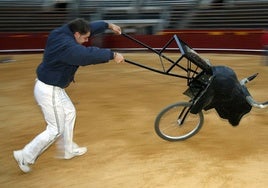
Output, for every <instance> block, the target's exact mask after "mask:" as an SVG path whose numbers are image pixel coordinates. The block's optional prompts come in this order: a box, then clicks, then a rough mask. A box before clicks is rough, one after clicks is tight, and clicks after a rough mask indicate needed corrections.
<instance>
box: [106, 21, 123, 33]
mask: <svg viewBox="0 0 268 188" xmlns="http://www.w3.org/2000/svg"><path fill="white" fill-rule="evenodd" d="M108 28H109V29H111V30H112V31H113V32H114V33H115V34H117V35H121V28H120V27H119V26H118V25H115V24H112V23H109V24H108Z"/></svg>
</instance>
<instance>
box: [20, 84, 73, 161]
mask: <svg viewBox="0 0 268 188" xmlns="http://www.w3.org/2000/svg"><path fill="white" fill-rule="evenodd" d="M34 96H35V99H36V101H37V103H38V105H39V106H40V107H41V110H42V112H43V115H44V118H45V121H46V123H47V126H46V129H45V130H44V131H43V132H42V133H40V134H39V135H37V136H36V137H35V138H34V139H33V140H32V141H31V142H30V143H28V144H27V145H26V146H25V147H24V148H23V150H22V151H23V155H24V158H25V160H26V161H27V162H28V163H30V164H33V163H34V162H35V161H36V159H37V158H38V156H39V155H40V154H41V153H42V152H43V151H45V150H46V149H47V148H48V147H49V146H50V145H51V144H52V143H53V142H54V141H55V140H56V139H57V138H60V139H59V142H61V143H62V144H61V145H59V146H62V148H60V149H62V150H63V152H69V153H71V152H72V145H73V129H74V124H75V118H76V110H75V107H74V105H73V103H72V101H71V100H70V98H69V96H68V95H67V93H66V92H65V90H64V89H62V88H60V87H56V86H51V85H47V84H45V83H43V82H41V81H40V80H36V83H35V87H34Z"/></svg>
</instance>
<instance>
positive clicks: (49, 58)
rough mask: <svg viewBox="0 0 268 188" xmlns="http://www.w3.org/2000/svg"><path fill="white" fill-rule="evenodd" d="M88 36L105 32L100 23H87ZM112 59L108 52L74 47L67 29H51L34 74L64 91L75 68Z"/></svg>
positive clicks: (104, 26)
mask: <svg viewBox="0 0 268 188" xmlns="http://www.w3.org/2000/svg"><path fill="white" fill-rule="evenodd" d="M89 24H90V28H91V31H90V33H91V36H93V35H95V34H98V33H102V32H104V31H105V30H106V29H107V28H108V24H107V23H106V22H103V21H97V22H92V23H89ZM111 59H113V52H112V51H111V50H110V49H100V48H97V47H85V46H83V45H81V44H78V43H77V42H76V40H75V38H74V35H73V33H72V32H71V30H70V29H69V27H68V26H67V25H63V26H62V27H59V28H56V29H54V30H53V31H52V32H51V33H50V34H49V36H48V39H47V44H46V48H45V52H44V56H43V60H42V63H41V64H40V65H39V66H38V67H37V70H36V73H37V77H38V79H39V80H40V81H42V82H44V83H46V84H49V85H53V86H58V87H61V88H65V87H67V86H68V85H69V84H70V82H72V81H73V80H74V75H75V72H76V71H77V69H78V68H79V66H85V65H91V64H99V63H106V62H108V61H109V60H111Z"/></svg>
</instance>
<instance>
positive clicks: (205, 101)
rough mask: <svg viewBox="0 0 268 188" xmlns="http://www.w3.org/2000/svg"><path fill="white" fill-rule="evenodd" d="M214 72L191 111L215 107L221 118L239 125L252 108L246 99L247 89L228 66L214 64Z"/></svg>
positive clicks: (195, 111)
mask: <svg viewBox="0 0 268 188" xmlns="http://www.w3.org/2000/svg"><path fill="white" fill-rule="evenodd" d="M212 74H213V75H212V76H213V77H212V79H211V81H210V83H209V84H208V85H207V87H206V89H205V90H204V91H202V92H201V94H200V96H199V97H198V98H197V100H196V101H195V103H194V105H193V106H192V108H191V113H194V114H196V113H198V112H200V111H201V110H202V109H204V110H209V109H212V108H215V110H216V111H217V113H218V114H219V116H220V117H221V118H223V119H227V120H228V121H229V123H230V124H231V125H233V126H237V125H238V124H239V122H240V120H241V118H242V117H243V116H244V115H245V114H246V113H248V112H250V110H251V108H252V106H251V105H250V104H249V103H248V102H247V100H246V96H247V89H246V88H245V86H242V85H241V84H240V82H239V81H238V79H237V76H236V74H235V72H234V71H233V70H232V69H230V68H228V67H225V66H213V67H212Z"/></svg>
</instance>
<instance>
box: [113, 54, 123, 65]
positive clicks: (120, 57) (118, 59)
mask: <svg viewBox="0 0 268 188" xmlns="http://www.w3.org/2000/svg"><path fill="white" fill-rule="evenodd" d="M114 61H115V62H116V63H123V62H124V57H123V55H122V54H120V53H117V52H114Z"/></svg>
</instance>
